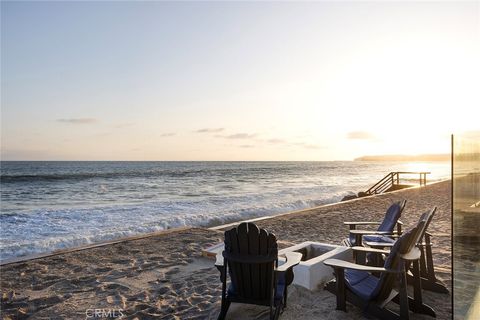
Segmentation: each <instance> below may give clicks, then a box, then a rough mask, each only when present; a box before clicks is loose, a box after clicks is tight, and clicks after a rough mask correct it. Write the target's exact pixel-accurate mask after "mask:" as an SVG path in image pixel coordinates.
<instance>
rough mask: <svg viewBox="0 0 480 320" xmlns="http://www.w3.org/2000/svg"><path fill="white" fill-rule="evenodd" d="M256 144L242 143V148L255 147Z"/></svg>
mask: <svg viewBox="0 0 480 320" xmlns="http://www.w3.org/2000/svg"><path fill="white" fill-rule="evenodd" d="M254 147H255V146H254V145H252V144H242V145H241V146H240V148H254Z"/></svg>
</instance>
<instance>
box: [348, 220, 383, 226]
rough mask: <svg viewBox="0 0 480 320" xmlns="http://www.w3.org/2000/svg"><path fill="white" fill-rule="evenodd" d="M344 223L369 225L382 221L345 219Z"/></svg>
mask: <svg viewBox="0 0 480 320" xmlns="http://www.w3.org/2000/svg"><path fill="white" fill-rule="evenodd" d="M343 224H345V225H351V224H355V225H359V226H368V225H379V224H381V222H378V221H345V222H344V223H343Z"/></svg>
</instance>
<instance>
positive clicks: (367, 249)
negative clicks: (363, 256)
mask: <svg viewBox="0 0 480 320" xmlns="http://www.w3.org/2000/svg"><path fill="white" fill-rule="evenodd" d="M351 249H352V250H353V251H359V252H370V253H383V254H389V253H390V250H381V249H374V248H366V247H352V248H351Z"/></svg>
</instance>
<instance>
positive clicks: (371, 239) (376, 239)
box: [363, 236, 395, 243]
mask: <svg viewBox="0 0 480 320" xmlns="http://www.w3.org/2000/svg"><path fill="white" fill-rule="evenodd" d="M363 241H369V242H387V243H394V242H395V240H393V239H392V238H389V237H386V236H363Z"/></svg>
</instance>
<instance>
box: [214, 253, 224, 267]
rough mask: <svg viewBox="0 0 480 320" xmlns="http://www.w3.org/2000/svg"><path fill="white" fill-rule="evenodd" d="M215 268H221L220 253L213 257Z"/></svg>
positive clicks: (221, 256)
mask: <svg viewBox="0 0 480 320" xmlns="http://www.w3.org/2000/svg"><path fill="white" fill-rule="evenodd" d="M215 259H216V260H215V267H223V255H222V253H221V252H219V253H217V255H216V256H215Z"/></svg>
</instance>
